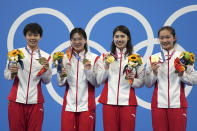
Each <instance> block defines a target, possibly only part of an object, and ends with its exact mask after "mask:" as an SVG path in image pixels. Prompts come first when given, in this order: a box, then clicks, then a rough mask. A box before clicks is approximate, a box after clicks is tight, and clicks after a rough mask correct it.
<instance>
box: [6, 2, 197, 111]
mask: <svg viewBox="0 0 197 131" xmlns="http://www.w3.org/2000/svg"><path fill="white" fill-rule="evenodd" d="M193 11H197V5H190V6H186V7H183V8H181V9H179V10H178V11H176V12H175V13H173V14H172V15H171V16H170V17H169V18H168V20H167V21H166V22H165V23H164V25H172V24H173V22H174V21H175V20H176V19H177V18H179V17H180V16H182V15H184V14H186V13H189V12H193ZM113 13H123V14H128V15H130V16H133V17H134V18H136V19H137V20H138V21H139V22H140V23H141V24H142V25H143V26H144V28H145V30H146V34H147V38H148V39H147V40H144V41H142V42H140V43H138V44H136V45H135V46H134V51H135V52H137V51H139V50H140V49H142V48H144V47H147V49H146V52H145V55H144V56H143V61H144V63H146V60H147V59H148V57H149V56H150V55H151V54H152V52H153V47H154V44H158V43H159V42H158V38H154V33H153V31H152V28H151V26H150V24H149V22H148V21H147V20H146V19H145V18H144V16H143V15H142V14H140V13H139V12H137V11H135V10H133V9H130V8H127V7H111V8H107V9H104V10H102V11H101V12H99V13H97V14H96V15H95V16H94V17H93V18H92V19H91V20H90V21H89V23H88V24H87V26H86V28H85V31H86V33H87V36H88V41H89V42H88V43H90V44H89V46H90V47H92V48H95V49H96V50H97V51H99V52H100V53H104V52H106V50H105V49H104V48H103V47H102V46H101V45H100V44H98V43H96V42H94V41H92V40H89V36H90V32H91V30H92V28H93V27H94V25H95V24H96V22H98V21H99V20H100V19H102V18H103V17H104V16H107V15H109V14H113ZM38 14H47V15H52V16H55V17H57V18H58V19H60V20H61V21H62V22H63V23H64V24H65V25H66V27H67V28H68V30H69V31H71V30H72V29H73V28H74V26H73V24H72V23H71V21H70V20H69V18H68V17H67V16H65V15H64V14H63V13H61V12H59V11H57V10H54V9H51V8H35V9H31V10H29V11H27V12H25V13H23V14H22V15H21V16H19V17H18V18H17V19H16V20H15V21H14V23H13V24H12V26H11V28H10V31H9V34H8V38H7V48H8V51H11V50H13V49H14V47H13V41H14V35H15V32H16V30H17V28H18V27H19V25H20V24H21V23H22V22H23V21H24V20H26V19H27V18H29V17H31V16H33V15H38ZM69 43H70V42H69V41H66V42H64V43H62V44H60V45H59V46H58V47H57V48H55V49H54V51H53V52H52V53H51V54H53V53H54V52H57V51H62V50H64V49H65V48H67V47H68V46H69ZM176 45H177V46H176V48H177V49H178V50H180V51H183V50H184V49H183V48H182V47H181V46H180V45H178V44H176ZM50 62H51V61H50ZM54 74H56V69H53V75H54ZM46 87H47V90H48V92H49V94H50V95H51V97H52V98H53V99H54V100H55V101H56V102H57V103H59V104H61V105H62V103H63V98H62V97H61V96H59V95H58V94H57V93H56V91H55V90H54V88H53V85H52V83H51V82H50V83H49V84H47V85H46ZM191 90H192V86H186V88H185V94H186V96H188V95H189V93H190V92H191ZM136 97H137V101H138V104H139V105H140V106H141V107H143V108H146V109H151V104H150V103H149V102H146V101H145V100H142V99H141V98H139V97H138V96H136ZM98 98H99V96H98V97H97V98H96V101H98ZM97 104H98V102H97Z"/></svg>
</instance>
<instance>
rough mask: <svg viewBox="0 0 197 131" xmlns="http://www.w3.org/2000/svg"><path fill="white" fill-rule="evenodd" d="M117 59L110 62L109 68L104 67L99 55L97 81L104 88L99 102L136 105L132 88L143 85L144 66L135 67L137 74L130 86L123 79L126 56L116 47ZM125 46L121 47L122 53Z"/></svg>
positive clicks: (124, 50) (126, 61)
mask: <svg viewBox="0 0 197 131" xmlns="http://www.w3.org/2000/svg"><path fill="white" fill-rule="evenodd" d="M116 52H117V56H118V59H117V61H114V62H113V63H111V64H110V66H109V70H105V68H104V65H105V63H104V58H103V57H100V59H99V60H98V62H97V63H96V66H97V83H98V84H103V83H105V85H104V88H103V91H102V93H101V96H100V98H99V102H100V103H103V104H109V105H137V100H136V96H135V90H134V88H140V87H142V86H143V85H144V66H143V65H141V66H139V68H137V74H136V77H135V78H134V81H133V84H132V86H130V85H129V83H128V81H127V80H126V79H125V76H126V73H124V74H123V69H124V67H125V65H126V64H127V63H128V56H125V55H124V54H121V53H120V50H119V49H118V48H117V49H116ZM125 52H126V48H125V49H123V53H125Z"/></svg>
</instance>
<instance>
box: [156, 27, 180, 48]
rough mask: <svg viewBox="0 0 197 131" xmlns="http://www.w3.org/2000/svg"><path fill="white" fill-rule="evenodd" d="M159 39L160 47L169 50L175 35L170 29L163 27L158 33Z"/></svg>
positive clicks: (172, 45)
mask: <svg viewBox="0 0 197 131" xmlns="http://www.w3.org/2000/svg"><path fill="white" fill-rule="evenodd" d="M159 41H160V45H161V47H162V48H163V49H164V50H166V51H169V50H171V49H173V48H174V42H175V41H176V37H175V36H173V35H172V34H171V32H170V31H168V30H165V29H164V30H162V31H160V33H159Z"/></svg>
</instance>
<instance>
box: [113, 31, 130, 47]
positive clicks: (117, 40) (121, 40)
mask: <svg viewBox="0 0 197 131" xmlns="http://www.w3.org/2000/svg"><path fill="white" fill-rule="evenodd" d="M113 39H114V44H115V46H116V47H117V48H119V49H120V50H123V49H124V48H126V46H127V42H128V40H129V37H128V36H127V35H126V34H125V33H123V32H121V31H117V32H116V33H115V34H114V38H113Z"/></svg>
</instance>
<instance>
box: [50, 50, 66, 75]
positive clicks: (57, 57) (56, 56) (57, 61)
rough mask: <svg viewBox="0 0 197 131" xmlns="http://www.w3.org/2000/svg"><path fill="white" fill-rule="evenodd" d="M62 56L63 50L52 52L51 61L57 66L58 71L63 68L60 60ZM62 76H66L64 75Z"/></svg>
mask: <svg viewBox="0 0 197 131" xmlns="http://www.w3.org/2000/svg"><path fill="white" fill-rule="evenodd" d="M67 55H68V54H67ZM63 58H64V52H55V53H54V54H53V62H54V65H55V67H56V68H57V72H58V73H61V71H62V68H63V64H62V60H63ZM64 77H66V75H65V76H64Z"/></svg>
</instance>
